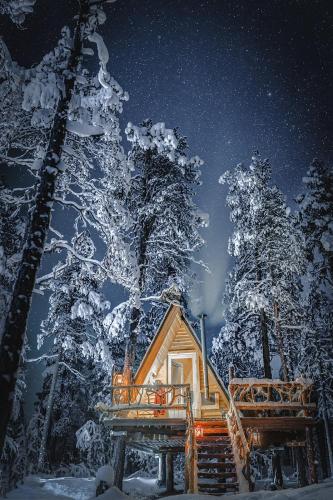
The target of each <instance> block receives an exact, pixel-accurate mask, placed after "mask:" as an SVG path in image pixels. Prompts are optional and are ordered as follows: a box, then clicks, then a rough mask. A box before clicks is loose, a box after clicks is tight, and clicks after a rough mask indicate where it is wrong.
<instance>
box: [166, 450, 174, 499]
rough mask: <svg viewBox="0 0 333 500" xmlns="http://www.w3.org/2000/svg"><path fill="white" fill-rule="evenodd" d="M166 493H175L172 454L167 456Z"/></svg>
mask: <svg viewBox="0 0 333 500" xmlns="http://www.w3.org/2000/svg"><path fill="white" fill-rule="evenodd" d="M166 491H167V493H170V492H172V491H174V483H173V454H172V453H170V452H168V453H167V454H166Z"/></svg>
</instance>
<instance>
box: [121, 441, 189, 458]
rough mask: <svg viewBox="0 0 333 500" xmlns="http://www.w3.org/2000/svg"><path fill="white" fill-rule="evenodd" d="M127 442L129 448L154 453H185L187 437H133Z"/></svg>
mask: <svg viewBox="0 0 333 500" xmlns="http://www.w3.org/2000/svg"><path fill="white" fill-rule="evenodd" d="M127 444H128V447H129V448H133V449H135V450H140V451H143V452H145V453H148V454H153V455H155V454H159V453H184V451H185V439H161V440H150V439H145V440H142V441H137V440H135V439H133V440H129V441H128V443H127Z"/></svg>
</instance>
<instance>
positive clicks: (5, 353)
mask: <svg viewBox="0 0 333 500" xmlns="http://www.w3.org/2000/svg"><path fill="white" fill-rule="evenodd" d="M88 14H89V2H88V0H81V2H80V11H79V16H78V21H77V25H76V29H75V34H74V41H73V49H72V52H71V55H70V57H69V60H68V71H67V76H66V79H65V82H64V93H63V96H62V97H61V98H60V99H59V102H58V105H57V110H56V113H55V117H54V121H53V125H52V129H51V132H50V139H49V144H48V148H47V153H46V155H45V158H44V160H43V165H42V168H41V171H40V183H39V186H38V191H37V194H36V202H35V206H34V209H33V211H32V214H31V220H30V225H29V230H28V233H27V239H26V242H25V245H24V249H23V254H22V261H21V264H20V268H19V271H18V274H17V278H16V282H15V285H14V289H13V295H12V300H11V304H10V308H9V312H8V315H7V318H6V323H5V331H4V334H3V337H2V342H1V350H0V408H1V412H0V456H1V453H2V449H3V445H4V440H5V436H6V431H7V426H8V422H9V418H10V415H11V411H12V406H13V394H14V391H15V384H16V374H17V369H18V365H19V360H20V355H21V352H22V347H23V341H24V336H25V331H26V326H27V321H28V314H29V310H30V306H31V298H32V293H33V288H34V285H35V280H36V276H37V273H38V270H39V267H40V263H41V258H42V255H43V251H44V247H45V243H46V238H47V233H48V229H49V226H50V220H51V211H52V206H53V202H54V192H55V187H56V180H57V177H58V175H59V173H60V170H59V162H60V158H61V153H62V147H63V145H64V141H65V137H66V122H67V115H68V107H69V103H70V100H71V97H72V94H73V90H74V85H75V80H76V72H77V68H78V64H79V61H80V57H81V52H82V42H83V34H84V28H85V21H86V18H87V16H88Z"/></svg>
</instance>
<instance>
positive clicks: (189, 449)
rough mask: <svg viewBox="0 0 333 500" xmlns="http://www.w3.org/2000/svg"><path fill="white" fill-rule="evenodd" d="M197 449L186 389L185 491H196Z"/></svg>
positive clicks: (189, 396) (189, 394) (189, 399)
mask: <svg viewBox="0 0 333 500" xmlns="http://www.w3.org/2000/svg"><path fill="white" fill-rule="evenodd" d="M197 482H198V481H197V450H196V439H195V427H194V420H193V413H192V405H191V392H190V389H189V387H188V388H187V390H186V439H185V493H197V491H198V485H197Z"/></svg>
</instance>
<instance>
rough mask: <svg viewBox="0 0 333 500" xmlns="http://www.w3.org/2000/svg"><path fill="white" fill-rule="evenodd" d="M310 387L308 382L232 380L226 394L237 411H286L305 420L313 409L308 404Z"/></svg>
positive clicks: (301, 380) (309, 381)
mask: <svg viewBox="0 0 333 500" xmlns="http://www.w3.org/2000/svg"><path fill="white" fill-rule="evenodd" d="M312 388H313V384H312V381H311V380H308V379H302V378H299V379H296V380H293V381H290V382H283V381H282V380H274V379H273V380H270V379H238V378H233V379H231V381H230V384H229V391H230V395H231V396H232V399H233V401H234V404H235V407H236V408H237V409H238V410H241V411H248V410H249V411H260V410H269V411H282V410H283V411H289V412H292V414H294V413H296V414H303V415H304V416H307V415H309V414H311V413H312V412H313V411H315V409H316V405H315V403H312V402H311V392H312Z"/></svg>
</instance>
